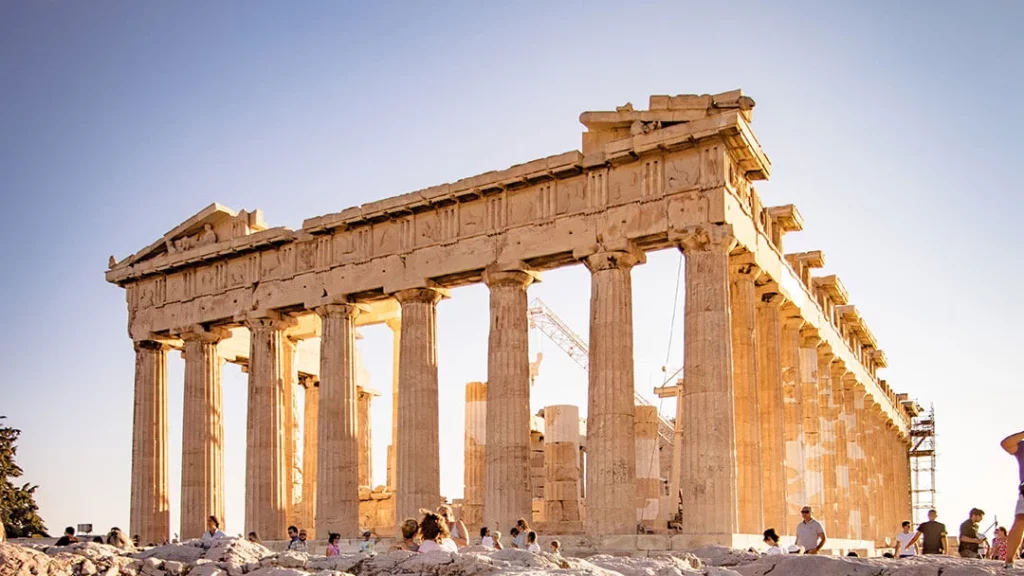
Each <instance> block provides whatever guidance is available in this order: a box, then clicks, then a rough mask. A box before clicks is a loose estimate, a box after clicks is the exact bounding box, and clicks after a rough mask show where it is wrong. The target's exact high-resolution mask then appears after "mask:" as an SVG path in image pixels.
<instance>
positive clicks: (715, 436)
mask: <svg viewBox="0 0 1024 576" xmlns="http://www.w3.org/2000/svg"><path fill="white" fill-rule="evenodd" d="M681 241H682V246H683V251H684V253H685V255H686V319H685V328H684V330H685V346H684V360H683V364H684V368H683V370H684V373H685V375H686V383H685V385H684V386H683V390H682V395H683V396H682V402H681V406H682V420H683V426H682V428H683V430H684V434H683V438H682V450H681V454H682V460H683V465H682V466H681V467H680V490H681V491H682V503H681V508H682V532H683V533H685V534H713V535H723V536H724V535H728V534H734V533H735V532H736V528H737V525H738V515H737V512H738V511H737V498H736V496H737V487H736V466H735V458H736V427H735V409H734V406H733V402H734V398H733V372H732V338H731V337H730V326H731V324H732V322H731V318H730V316H731V313H730V306H729V251H730V250H731V249H732V247H733V245H734V244H735V238H734V237H733V235H732V229H731V227H729V226H707V227H697V228H690V229H688V230H686V231H685V233H684V235H683V236H682V238H681Z"/></svg>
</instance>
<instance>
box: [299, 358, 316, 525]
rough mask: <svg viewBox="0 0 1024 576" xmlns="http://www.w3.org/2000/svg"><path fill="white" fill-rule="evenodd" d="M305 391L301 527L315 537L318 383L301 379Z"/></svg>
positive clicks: (313, 380) (309, 379) (307, 378)
mask: <svg viewBox="0 0 1024 576" xmlns="http://www.w3.org/2000/svg"><path fill="white" fill-rule="evenodd" d="M302 387H303V388H305V389H306V396H305V407H304V409H303V413H302V417H303V423H302V514H301V516H300V517H301V519H302V520H301V522H302V525H303V526H305V527H306V529H307V530H309V533H310V534H311V535H312V536H314V537H315V536H316V474H317V457H318V447H317V440H318V436H319V434H320V432H319V430H320V424H319V423H320V383H319V382H317V381H316V380H315V379H313V378H310V377H306V378H303V379H302Z"/></svg>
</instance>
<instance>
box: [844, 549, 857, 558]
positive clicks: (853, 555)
mask: <svg viewBox="0 0 1024 576" xmlns="http://www.w3.org/2000/svg"><path fill="white" fill-rule="evenodd" d="M846 555H847V556H848V557H850V558H860V554H857V553H856V552H855V551H853V550H850V551H849V552H847V553H846Z"/></svg>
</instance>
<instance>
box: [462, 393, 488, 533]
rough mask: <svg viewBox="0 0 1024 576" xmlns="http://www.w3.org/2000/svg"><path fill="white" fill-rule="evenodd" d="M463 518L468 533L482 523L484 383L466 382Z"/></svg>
mask: <svg viewBox="0 0 1024 576" xmlns="http://www.w3.org/2000/svg"><path fill="white" fill-rule="evenodd" d="M465 434H466V436H465V459H466V466H465V468H464V470H463V482H464V491H463V494H464V495H463V499H462V521H463V522H465V523H466V527H467V528H469V531H470V533H473V530H474V529H479V528H480V526H481V525H483V523H484V491H485V490H484V486H485V484H486V470H487V384H486V383H484V382H470V383H468V384H466V431H465Z"/></svg>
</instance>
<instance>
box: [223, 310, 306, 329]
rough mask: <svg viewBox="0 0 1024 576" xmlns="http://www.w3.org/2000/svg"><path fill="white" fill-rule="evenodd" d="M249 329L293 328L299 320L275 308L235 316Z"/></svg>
mask: <svg viewBox="0 0 1024 576" xmlns="http://www.w3.org/2000/svg"><path fill="white" fill-rule="evenodd" d="M235 320H236V321H238V322H241V323H242V324H244V325H245V327H246V328H248V329H249V330H284V329H285V328H291V327H292V326H295V325H296V324H297V323H298V322H297V321H296V320H295V318H292V317H291V316H288V315H286V314H281V313H280V312H277V311H274V310H259V311H253V312H248V313H246V314H241V315H239V316H236V317H235Z"/></svg>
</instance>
